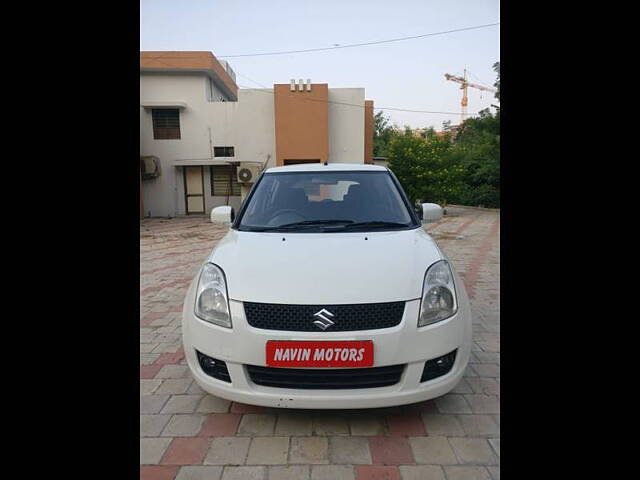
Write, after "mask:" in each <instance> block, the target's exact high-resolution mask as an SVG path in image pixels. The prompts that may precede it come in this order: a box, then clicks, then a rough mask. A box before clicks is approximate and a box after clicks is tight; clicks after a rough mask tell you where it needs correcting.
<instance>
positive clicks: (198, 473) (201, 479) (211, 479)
mask: <svg viewBox="0 0 640 480" xmlns="http://www.w3.org/2000/svg"><path fill="white" fill-rule="evenodd" d="M222 469H223V467H211V466H202V465H198V466H184V467H181V468H180V471H179V472H178V476H177V477H176V479H175V480H220V477H222Z"/></svg>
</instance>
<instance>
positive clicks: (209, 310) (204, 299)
mask: <svg viewBox="0 0 640 480" xmlns="http://www.w3.org/2000/svg"><path fill="white" fill-rule="evenodd" d="M195 314H196V317H198V318H199V319H201V320H204V321H205V322H210V323H214V324H216V325H220V326H221V327H227V328H231V315H230V313H229V301H228V300H227V282H226V281H225V278H224V272H223V271H222V269H220V268H219V267H217V266H215V265H214V264H213V263H206V264H205V265H204V267H202V271H201V272H200V278H199V279H198V288H197V290H196V305H195Z"/></svg>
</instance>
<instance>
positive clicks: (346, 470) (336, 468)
mask: <svg viewBox="0 0 640 480" xmlns="http://www.w3.org/2000/svg"><path fill="white" fill-rule="evenodd" d="M355 478H356V473H355V471H354V469H353V467H352V466H351V465H349V466H347V465H314V466H312V467H311V480H355ZM269 480H271V479H269Z"/></svg>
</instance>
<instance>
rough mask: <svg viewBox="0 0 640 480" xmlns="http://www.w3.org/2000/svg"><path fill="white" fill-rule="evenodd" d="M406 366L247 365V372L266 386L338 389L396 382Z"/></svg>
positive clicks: (252, 378)
mask: <svg viewBox="0 0 640 480" xmlns="http://www.w3.org/2000/svg"><path fill="white" fill-rule="evenodd" d="M404 367H405V366H404V365H391V366H388V367H373V368H335V369H333V368H332V369H318V368H271V367H256V366H254V365H247V373H249V378H251V381H252V382H253V383H255V384H256V385H263V386H265V387H277V388H301V389H316V390H320V389H327V390H331V389H335V390H338V389H345V388H350V389H353V388H375V387H388V386H389V385H395V384H396V383H398V382H399V381H400V377H401V376H402V372H403V371H404Z"/></svg>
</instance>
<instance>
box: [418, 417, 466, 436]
mask: <svg viewBox="0 0 640 480" xmlns="http://www.w3.org/2000/svg"><path fill="white" fill-rule="evenodd" d="M422 419H423V420H424V424H425V426H426V428H427V432H429V435H433V436H444V437H457V436H462V435H464V430H463V429H462V425H460V422H459V421H458V419H457V418H456V416H455V415H446V414H433V413H428V414H423V415H422Z"/></svg>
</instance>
